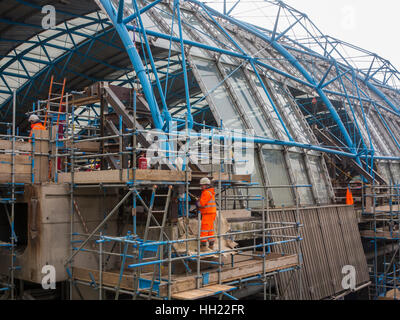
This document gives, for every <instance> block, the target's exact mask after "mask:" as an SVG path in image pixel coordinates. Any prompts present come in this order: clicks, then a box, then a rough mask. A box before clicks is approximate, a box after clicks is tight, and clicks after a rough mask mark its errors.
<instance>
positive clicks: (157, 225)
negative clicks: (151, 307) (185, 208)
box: [134, 185, 172, 299]
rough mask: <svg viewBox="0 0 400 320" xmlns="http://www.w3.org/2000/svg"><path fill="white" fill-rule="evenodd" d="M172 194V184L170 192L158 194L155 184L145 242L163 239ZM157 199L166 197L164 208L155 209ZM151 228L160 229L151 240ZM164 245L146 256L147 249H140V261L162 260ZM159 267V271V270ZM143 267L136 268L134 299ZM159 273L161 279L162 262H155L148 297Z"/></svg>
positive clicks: (145, 231)
mask: <svg viewBox="0 0 400 320" xmlns="http://www.w3.org/2000/svg"><path fill="white" fill-rule="evenodd" d="M171 195H172V186H169V187H168V193H167V194H157V186H156V185H155V186H153V191H152V194H151V199H150V205H149V207H148V210H147V219H146V227H145V230H144V236H143V243H149V242H151V241H163V236H164V233H165V225H166V221H167V216H168V208H169V204H170V200H171ZM156 199H163V200H164V199H165V205H164V209H163V210H154V203H155V202H156ZM155 213H161V214H162V217H161V223H157V219H156V217H155V216H154V214H155ZM151 230H156V231H158V234H156V235H155V236H154V238H155V239H154V240H149V237H150V231H151ZM145 248H146V247H145ZM162 248H163V246H161V245H157V249H155V251H153V252H155V255H153V256H149V257H145V256H144V255H145V251H147V250H140V249H139V251H138V262H144V261H149V260H154V259H156V260H157V259H159V260H162V254H163V250H162ZM157 268H158V272H157ZM141 269H142V268H141V267H138V268H137V269H136V276H135V280H136V281H135V282H136V283H135V288H136V291H135V296H134V299H135V298H136V296H137V293H138V291H139V282H140V276H141ZM157 273H158V274H159V279H161V264H153V272H152V279H151V282H150V286H149V288H146V289H148V292H147V298H148V299H151V296H152V294H153V290H154V283H155V281H156V274H157Z"/></svg>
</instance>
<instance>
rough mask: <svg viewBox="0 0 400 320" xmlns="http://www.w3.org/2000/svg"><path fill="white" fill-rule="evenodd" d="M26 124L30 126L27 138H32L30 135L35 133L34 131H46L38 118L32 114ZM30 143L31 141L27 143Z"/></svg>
mask: <svg viewBox="0 0 400 320" xmlns="http://www.w3.org/2000/svg"><path fill="white" fill-rule="evenodd" d="M28 122H29V123H30V124H31V133H30V134H29V137H32V135H33V134H34V133H35V132H34V130H46V128H45V127H44V125H42V123H41V122H40V119H39V117H38V116H37V115H36V114H32V115H31V116H30V117H29V119H28ZM30 141H31V140H30V139H29V142H30Z"/></svg>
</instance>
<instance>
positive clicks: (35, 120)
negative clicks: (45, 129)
mask: <svg viewBox="0 0 400 320" xmlns="http://www.w3.org/2000/svg"><path fill="white" fill-rule="evenodd" d="M28 121H29V122H38V121H39V117H38V116H37V115H36V114H31V116H30V117H29V119H28Z"/></svg>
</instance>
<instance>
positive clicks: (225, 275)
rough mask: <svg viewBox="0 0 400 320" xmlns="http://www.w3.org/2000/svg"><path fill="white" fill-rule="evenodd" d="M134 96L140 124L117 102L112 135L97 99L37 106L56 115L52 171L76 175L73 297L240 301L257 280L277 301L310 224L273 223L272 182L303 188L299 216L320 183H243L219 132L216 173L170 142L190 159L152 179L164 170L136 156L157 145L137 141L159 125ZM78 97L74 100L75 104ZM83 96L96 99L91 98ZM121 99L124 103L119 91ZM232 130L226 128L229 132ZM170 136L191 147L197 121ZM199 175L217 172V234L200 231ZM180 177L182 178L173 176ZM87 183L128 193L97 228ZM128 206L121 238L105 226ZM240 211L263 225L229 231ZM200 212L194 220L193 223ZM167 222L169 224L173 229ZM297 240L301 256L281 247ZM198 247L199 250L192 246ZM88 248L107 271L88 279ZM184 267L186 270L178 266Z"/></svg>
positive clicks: (72, 181) (55, 175) (55, 176)
mask: <svg viewBox="0 0 400 320" xmlns="http://www.w3.org/2000/svg"><path fill="white" fill-rule="evenodd" d="M102 89H104V88H102ZM133 96H134V99H133V101H135V102H134V103H133V115H132V114H131V115H130V119H131V120H132V119H133V121H131V122H130V123H132V124H133V128H132V127H131V128H129V126H128V125H126V121H125V120H126V119H124V118H123V117H124V115H125V114H123V113H122V114H121V112H118V111H120V110H116V108H114V110H113V111H112V112H117V114H118V117H117V121H118V124H119V125H118V128H116V130H114V133H115V134H112V135H106V134H105V132H104V130H102V128H101V126H102V124H103V123H104V122H105V121H106V119H105V118H102V117H104V110H103V111H101V112H98V113H95V115H94V116H93V115H89V114H88V112H87V110H89V108H93V104H90V107H88V106H87V105H85V104H81V105H80V106H79V107H78V106H77V105H76V104H77V103H76V99H75V100H74V98H72V97H73V95H72V94H66V95H65V99H64V101H65V103H64V105H65V109H64V111H60V108H58V111H54V110H52V108H51V106H52V104H51V103H49V104H48V106H50V107H49V108H39V110H35V112H36V113H39V114H40V112H42V117H43V113H44V112H46V115H48V117H49V119H50V120H49V127H50V128H52V129H51V130H49V131H50V137H49V142H50V147H49V150H51V151H50V153H49V158H50V161H51V167H50V170H49V177H50V178H51V180H52V181H54V182H56V183H57V182H66V180H65V175H69V180H68V181H69V185H70V208H71V216H70V219H71V220H70V226H71V228H70V233H71V234H70V242H71V255H70V257H69V258H68V259H67V261H66V264H65V266H66V271H67V273H68V276H69V278H70V298H71V299H72V298H73V291H74V290H76V292H78V295H80V296H81V298H82V294H81V293H80V292H79V288H78V286H77V284H84V285H89V286H91V287H94V288H95V289H96V290H98V292H99V295H98V297H99V299H103V297H104V291H113V292H114V293H115V296H114V298H115V299H118V298H119V297H120V294H128V295H130V296H132V298H133V299H136V298H146V299H191V298H197V299H198V298H205V297H210V296H219V297H220V298H222V296H224V297H227V298H230V299H236V298H235V297H234V295H232V292H233V291H235V290H237V289H239V288H242V287H243V285H245V284H247V283H249V282H251V283H252V284H257V285H261V286H262V288H263V298H264V299H268V298H269V299H272V298H274V299H278V298H279V289H278V288H277V282H276V275H277V274H279V273H281V272H294V273H296V274H297V275H298V277H299V278H300V277H301V274H300V272H299V270H300V268H301V257H302V256H301V248H300V241H301V224H300V223H299V220H298V219H297V221H280V222H276V221H275V222H273V221H271V220H270V218H269V212H270V199H271V195H270V193H271V190H272V189H273V188H280V189H282V188H286V189H291V190H292V192H294V193H295V194H296V208H297V209H296V212H297V214H298V210H299V206H300V204H299V195H298V189H299V188H311V186H310V185H306V186H302V185H289V186H266V187H261V186H257V185H255V184H252V183H251V181H249V180H248V178H247V179H244V180H246V181H244V180H240V179H243V176H238V175H234V174H233V172H232V168H231V164H232V159H228V157H231V156H232V155H230V154H229V152H226V150H224V149H223V148H224V145H223V143H222V140H221V139H220V136H219V135H217V134H216V135H215V137H214V136H211V141H212V142H211V144H212V143H214V144H217V145H218V147H219V148H222V149H221V150H222V151H221V152H220V154H219V155H218V157H219V158H216V155H215V154H214V155H211V156H210V155H208V154H203V153H202V154H201V155H200V157H202V158H203V159H204V158H207V157H210V158H212V157H213V158H214V161H216V162H214V163H218V165H215V164H214V165H211V167H209V168H208V170H207V171H193V170H192V168H191V167H193V166H194V165H193V163H191V160H190V159H191V156H192V154H191V152H190V150H189V149H188V148H187V149H186V150H183V151H179V152H178V151H176V150H173V149H169V148H167V149H165V150H161V151H160V150H158V152H161V154H166V153H168V154H170V155H172V158H173V159H175V160H176V158H177V157H181V159H183V161H181V163H179V162H176V161H175V164H174V165H171V164H169V165H168V164H166V163H164V164H163V165H162V166H160V167H159V169H160V168H161V169H163V170H157V169H154V168H153V170H147V171H148V173H149V174H150V175H151V174H152V173H151V172H152V171H153V175H154V176H157V174H160V172H161V175H160V176H159V177H160V178H158V179H155V178H154V177H153V178H151V179H150V180H148V179H147V180H146V179H145V178H142V177H143V176H146V175H143V170H139V169H138V165H137V159H136V157H137V155H138V154H139V153H141V152H143V151H146V150H149V148H146V147H143V141H138V140H139V139H138V137H140V136H143V135H144V134H146V133H147V134H148V133H152V130H151V129H144V128H142V127H140V126H137V121H135V119H137V114H136V100H137V92H136V91H133ZM71 98H72V99H73V102H72V103H71V104H70V103H69V101H70V99H71ZM82 99H83V100H85V99H86V100H87V98H82ZM86 100H85V101H86ZM100 100H102V98H100ZM114 101H118V100H117V99H116V98H115V97H114ZM119 102H120V101H119ZM38 105H40V103H39V104H38ZM54 105H55V106H56V105H57V104H56V103H55V104H54ZM103 107H104V106H103ZM103 107H101V108H103ZM120 107H121V106H120ZM83 110H84V111H83ZM60 115H61V119H62V120H61V121H57V124H56V126H54V123H53V122H52V119H55V118H56V117H57V118H59V117H60ZM77 119H86V123H85V124H83V123H82V121H81V122H80V121H79V120H78V121H77ZM215 132H218V131H217V130H216V131H215ZM219 132H220V133H221V132H224V130H223V129H220V131H219ZM225 132H227V131H226V130H225ZM169 135H170V136H173V137H174V138H176V139H177V140H180V141H184V142H185V143H189V142H190V139H191V135H190V134H189V130H188V120H186V128H185V130H182V131H176V132H175V133H174V132H170V133H169ZM126 141H129V142H131V143H130V145H127V143H126ZM87 142H91V143H98V144H99V145H101V150H100V149H99V151H100V152H99V151H98V152H82V151H80V149H79V146H82V144H84V143H87ZM111 142H112V144H113V148H114V149H117V150H118V151H117V152H114V151H112V150H110V148H108V150H106V149H107V146H109V144H111ZM218 150H220V149H218ZM111 157H114V160H110V158H111ZM58 159H61V160H58ZM105 159H108V160H107V161H108V163H109V165H108V169H111V167H110V164H111V163H114V164H115V165H116V167H117V169H116V170H112V169H111V170H101V169H103V168H105V166H106V165H105V164H104V163H105V162H106V161H105ZM127 159H129V160H127ZM60 163H61V164H60ZM176 163H179V165H180V166H181V167H180V168H178V167H179V165H176ZM100 164H101V165H100ZM179 169H180V170H179ZM216 169H217V170H216ZM80 170H85V171H87V172H91V173H94V174H96V172H97V173H102V172H108V173H113V174H115V177H116V180H115V182H112V183H111V182H109V183H107V182H106V183H104V182H102V181H97V182H94V181H92V180H90V179H89V180H87V181H86V182H85V181H82V179H81V177H80V176H79V175H80V173H81V172H79V171H80ZM203 170H204V169H203ZM145 171H146V170H145ZM162 172H164V173H167V172H168V175H170V176H171V177H172V178H169V179H166V180H163V178H164V177H165V174H164V175H162ZM63 175H64V176H63ZM196 175H197V179H198V178H199V177H204V176H209V177H210V178H213V181H214V182H215V183H216V186H215V187H216V202H217V207H218V208H217V209H218V212H219V215H218V218H217V220H216V225H218V226H216V228H217V230H218V232H216V234H215V236H208V237H200V233H201V232H200V227H201V214H200V213H197V212H193V210H191V209H190V208H191V206H192V203H193V199H194V198H195V197H196V196H195V195H193V193H198V186H197V184H194V183H193V182H192V181H193V179H196V177H195V176H196ZM77 176H78V177H77ZM60 177H63V178H60ZM173 177H179V178H178V179H176V180H174V178H173ZM77 179H78V180H77ZM82 188H92V189H93V188H94V189H97V190H99V194H105V193H106V190H108V189H109V188H112V189H114V190H119V193H120V195H121V196H120V200H119V201H118V203H117V204H116V205H115V206H114V207H113V209H112V210H110V211H109V212H104V219H103V220H102V221H101V222H100V223H99V224H98V225H97V227H96V228H94V230H92V231H91V230H89V228H88V226H87V223H86V222H85V213H84V212H81V210H80V209H79V206H78V204H77V201H76V199H75V198H76V192H77V191H79V190H80V189H82ZM176 192H178V193H179V195H178V198H179V205H180V219H182V221H184V222H183V226H184V227H183V228H184V229H185V230H184V231H185V232H184V238H176V237H174V235H173V232H172V233H171V226H172V225H174V224H175V225H176V224H177V222H176V221H175V222H174V221H172V222H171V218H170V217H169V215H170V212H171V201H172V200H171V198H172V194H173V193H176ZM255 193H260V195H254V194H255ZM175 198H176V194H175ZM255 202H257V203H258V204H259V205H257V209H254V210H252V209H251V207H250V206H251V205H250V204H251V203H253V204H254V203H255ZM138 204H139V205H140V206H141V207H142V208H144V212H141V216H142V218H143V217H144V220H142V221H141V222H138V220H137V218H138V216H139V215H140V214H138V213H137V205H138ZM125 207H129V208H131V218H129V216H127V217H126V218H127V219H130V220H131V221H130V223H131V225H132V227H131V229H130V230H128V231H127V232H125V234H123V233H122V230H118V232H117V234H109V233H108V231H107V228H105V226H106V225H107V223H108V222H109V221H110V219H111V218H112V217H113V216H115V215H117V213H118V212H119V211H120V210H121V208H125ZM160 207H161V209H160ZM233 207H235V208H238V207H240V208H241V209H245V210H248V211H250V212H253V213H254V214H255V215H258V221H256V222H252V223H251V225H252V227H251V228H250V229H251V230H241V231H238V230H235V231H228V232H224V233H222V232H221V228H222V226H221V223H222V220H223V215H222V213H223V212H224V211H226V210H229V209H230V208H233ZM193 216H194V217H195V218H193V219H191V217H193ZM297 218H298V215H297ZM172 220H173V219H172ZM190 220H197V224H196V227H197V228H198V230H197V232H193V234H190V232H189V222H190ZM76 222H78V223H80V224H81V225H82V227H83V230H84V233H79V232H77V230H75V227H74V226H75V223H76ZM167 228H169V231H168V232H167V231H166V229H167ZM138 229H141V230H138ZM154 233H156V235H154ZM238 236H246V237H248V238H249V239H252V240H251V243H250V244H247V245H245V246H237V247H231V248H230V247H226V245H223V242H225V241H226V239H229V240H230V241H232V242H233V241H234V240H235V238H236V237H238ZM209 238H216V239H217V241H216V249H214V250H209V251H208V252H202V251H201V250H200V247H201V246H200V243H201V240H207V239H209ZM288 243H292V244H293V245H294V246H295V247H296V248H297V252H296V253H295V254H290V255H289V254H285V253H284V252H281V251H279V250H274V249H273V248H275V247H277V246H279V245H282V244H288ZM190 246H192V247H193V248H192V249H189V247H190ZM178 247H181V248H182V247H183V248H184V250H178V249H177V248H178ZM107 248H108V249H107ZM79 253H86V254H93V255H96V257H97V258H96V260H97V261H98V270H96V272H95V271H93V270H89V271H88V276H89V278H88V281H85V280H84V278H85V277H84V276H82V274H79V272H81V271H82V270H81V269H79V268H77V267H75V266H74V259H75V257H76V255H77V254H79ZM113 258H114V259H117V260H118V261H119V264H120V267H119V271H118V272H114V273H113V274H112V276H114V277H115V279H116V280H115V282H114V283H113V285H111V284H110V283H109V281H108V282H107V279H105V278H106V277H107V278H109V277H110V270H109V266H108V264H109V261H110V259H113ZM250 263H251V264H250ZM243 265H248V266H249V269H250V270H249V271H246V270H245V271H244V272H243V271H241V272H239V273H238V275H237V276H234V277H230V276H229V273H230V272H232V271H237V270H239V269H240V268H239V267H240V266H243ZM250 265H253V267H250ZM179 268H180V269H181V270H180V271H179V272H178V271H177V270H179ZM185 279H189V280H185ZM179 281H181V286H183V287H184V288H185V290H183V291H182V289H177V288H178V286H175V285H174V284H175V283H178V282H179ZM185 281H186V282H185ZM127 282H129V284H127ZM182 283H183V285H182ZM299 283H301V281H300V282H299ZM300 296H301V286H300Z"/></svg>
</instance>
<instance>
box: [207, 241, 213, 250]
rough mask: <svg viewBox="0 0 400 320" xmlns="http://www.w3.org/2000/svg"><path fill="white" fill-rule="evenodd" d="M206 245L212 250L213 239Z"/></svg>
mask: <svg viewBox="0 0 400 320" xmlns="http://www.w3.org/2000/svg"><path fill="white" fill-rule="evenodd" d="M208 247H209V248H210V249H211V250H214V241H210V244H209V245H208Z"/></svg>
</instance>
